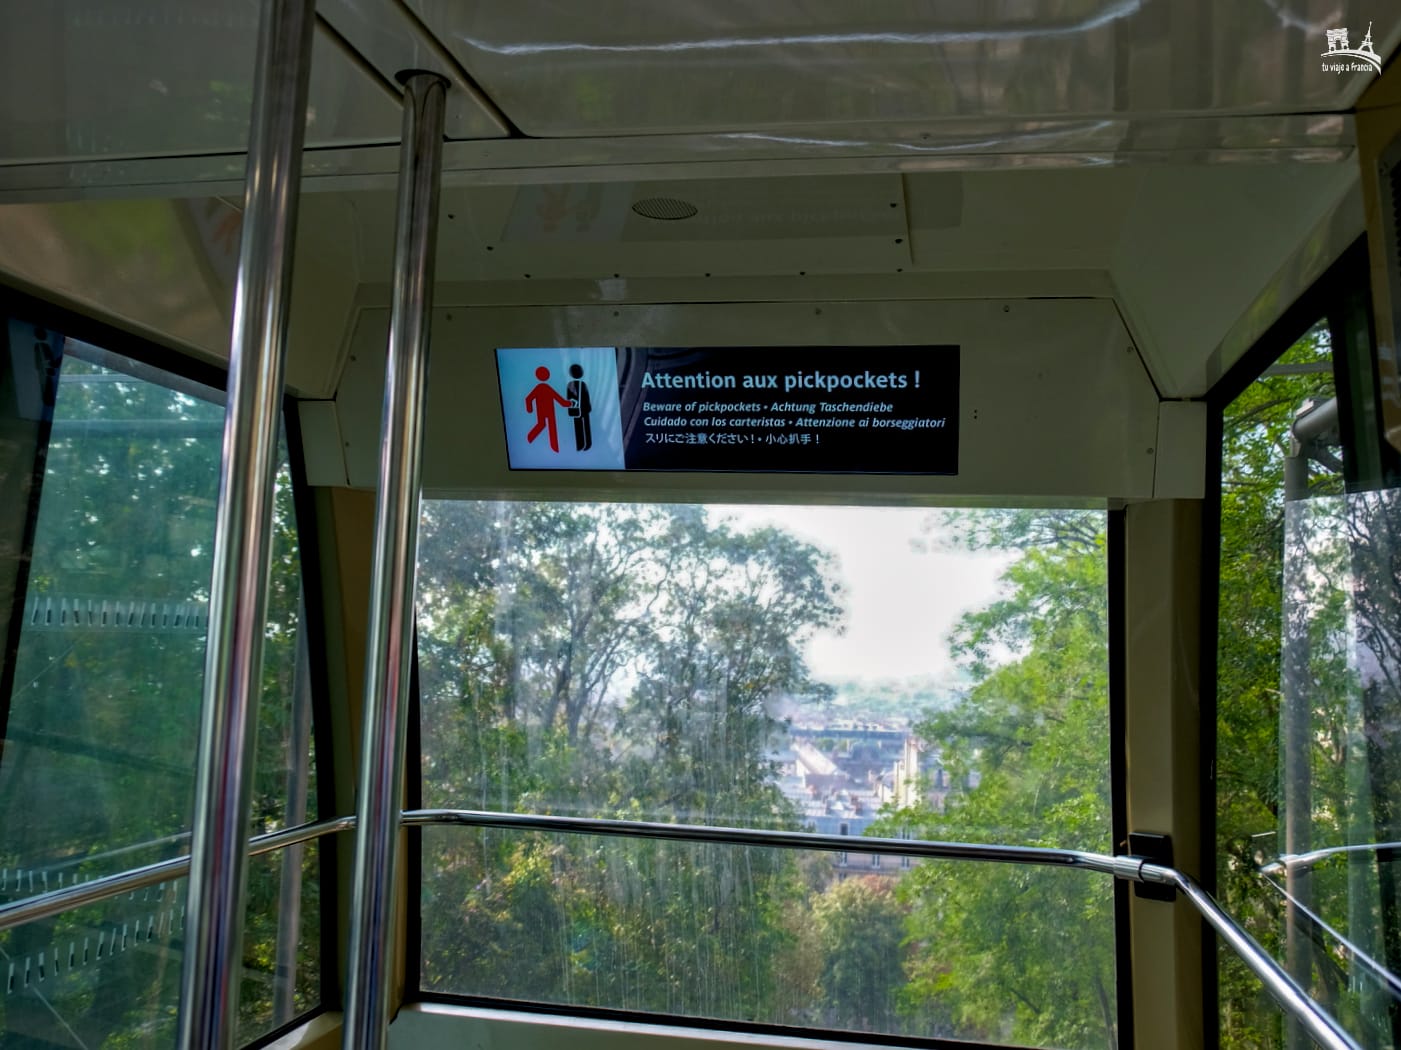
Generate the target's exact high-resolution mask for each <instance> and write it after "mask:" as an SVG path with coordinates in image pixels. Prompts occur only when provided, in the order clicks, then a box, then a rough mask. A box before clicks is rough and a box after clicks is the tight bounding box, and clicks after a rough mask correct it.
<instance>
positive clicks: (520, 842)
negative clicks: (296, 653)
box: [419, 503, 839, 1020]
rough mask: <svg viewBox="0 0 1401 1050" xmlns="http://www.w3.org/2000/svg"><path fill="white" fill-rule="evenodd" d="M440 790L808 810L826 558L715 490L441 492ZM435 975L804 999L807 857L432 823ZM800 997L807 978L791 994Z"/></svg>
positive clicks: (427, 615)
mask: <svg viewBox="0 0 1401 1050" xmlns="http://www.w3.org/2000/svg"><path fill="white" fill-rule="evenodd" d="M423 523H424V535H423V541H422V549H423V551H424V562H425V567H424V572H423V576H422V585H421V600H420V619H419V626H420V652H421V654H422V661H423V662H422V668H423V726H424V758H423V761H424V794H425V801H426V802H428V803H429V804H436V805H448V806H453V805H463V804H464V803H467V804H476V805H487V806H491V807H495V808H500V809H508V810H509V809H518V810H525V811H547V812H549V811H553V812H560V811H564V812H570V813H585V814H593V815H601V816H617V817H626V818H630V819H662V820H685V821H697V822H712V823H731V822H743V823H747V824H751V825H752V824H758V825H761V826H778V827H796V822H795V820H794V815H793V814H792V812H791V810H790V808H789V806H788V804H787V802H786V801H785V800H784V798H783V796H782V794H781V793H780V792H779V791H778V790H777V787H776V785H775V776H774V772H775V770H774V767H773V764H772V763H771V762H770V761H769V759H768V757H767V752H768V749H769V747H770V746H771V744H772V742H773V740H774V738H775V734H776V732H777V731H778V730H779V729H780V723H779V722H778V721H777V719H775V718H774V717H773V716H772V715H771V714H770V708H771V706H772V704H773V703H774V701H775V700H776V699H778V698H779V697H781V696H783V695H785V694H787V693H790V692H794V691H800V690H806V689H809V688H810V687H811V683H810V682H809V680H808V675H807V670H806V667H805V665H804V662H803V659H802V647H803V644H804V641H805V639H806V638H807V637H808V636H809V635H810V634H811V632H812V631H814V630H816V629H818V628H820V627H822V626H825V625H828V624H831V623H834V622H835V620H836V618H837V616H838V615H839V610H838V607H837V605H836V603H835V597H834V592H833V590H832V587H831V584H830V582H829V580H828V576H827V572H826V570H827V562H826V560H825V558H824V557H823V556H822V555H821V554H820V553H819V552H817V551H816V550H815V549H813V548H812V547H810V546H808V545H806V544H802V543H800V542H798V541H797V540H795V539H793V538H792V537H790V536H787V535H786V534H783V533H781V532H777V531H775V530H756V531H751V532H742V531H737V530H734V529H732V528H730V527H728V526H726V525H724V524H719V523H715V522H713V521H712V520H710V518H709V516H708V515H707V513H706V512H705V511H704V510H702V509H700V508H694V507H668V506H655V507H627V506H615V505H569V504H438V503H433V504H429V505H428V506H427V507H426V508H425V511H424V522H423ZM425 868H426V870H427V871H428V872H429V875H428V876H427V885H426V889H427V891H428V892H429V893H430V894H431V899H430V900H429V901H427V902H425V904H424V914H425V915H428V914H433V915H451V916H455V917H456V919H455V921H454V922H443V923H434V924H432V925H431V926H426V927H425V933H424V977H425V985H426V986H427V987H429V988H434V989H443V990H454V991H470V992H475V993H478V994H493V995H509V996H524V997H527V998H534V999H539V1000H544V1001H556V1002H572V1003H586V1004H593V1005H601V1006H612V1007H626V1008H631V1009H647V1010H661V1011H667V1012H672V1013H681V1014H691V1015H698V1016H710V1017H731V1018H748V1019H761V1020H776V1019H777V1020H783V1019H788V1014H787V1013H785V1012H784V1011H787V1010H789V1009H791V1004H792V999H791V995H789V992H790V991H791V988H792V984H791V983H788V982H785V976H784V975H783V974H779V973H777V972H776V971H775V966H774V963H775V960H777V959H779V958H780V957H783V953H784V951H785V950H786V949H787V948H788V947H789V946H790V945H791V943H792V941H793V937H794V934H793V928H792V918H793V916H792V911H791V907H790V902H791V900H792V899H794V897H795V896H800V895H801V892H802V887H801V885H800V884H799V879H798V876H797V872H796V868H795V865H794V862H793V860H792V858H791V857H789V856H787V855H785V854H782V853H779V852H776V851H765V850H741V849H734V848H729V847H721V846H705V845H698V844H691V845H682V844H669V843H648V842H615V841H611V840H606V839H602V840H592V839H587V838H582V837H565V838H561V839H558V840H556V839H554V838H551V837H548V836H522V835H500V834H498V835H490V834H484V835H480V836H476V837H475V838H473V837H470V836H461V835H453V836H440V835H433V836H426V837H425ZM785 996H787V998H785Z"/></svg>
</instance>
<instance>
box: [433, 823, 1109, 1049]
mask: <svg viewBox="0 0 1401 1050" xmlns="http://www.w3.org/2000/svg"><path fill="white" fill-rule="evenodd" d="M423 840H424V850H425V852H426V853H427V854H428V855H429V856H432V857H434V858H437V859H438V861H439V863H436V864H434V865H433V867H432V868H431V869H429V870H428V871H426V872H425V880H424V885H423V914H424V917H425V920H426V921H425V922H424V926H423V938H424V943H423V981H424V987H425V988H426V989H429V990H435V991H442V990H446V991H458V992H460V991H463V990H464V989H463V987H462V977H463V975H464V974H468V973H470V974H472V975H473V976H474V978H475V980H474V981H473V982H472V986H471V988H470V991H471V993H472V994H476V995H485V996H492V997H496V998H502V999H511V1000H528V1001H533V1002H540V1003H552V1004H557V1005H563V1006H573V1007H607V1008H611V1009H622V1010H638V1011H648V1012H653V1013H661V1014H667V1015H671V1016H680V1017H707V1018H723V1019H727V1020H735V1021H749V1022H756V1023H760V1024H778V1025H793V1026H804V1027H811V1028H826V1029H842V1030H846V1031H852V1032H873V1033H885V1034H900V1035H914V1036H923V1037H948V1038H978V1037H980V1036H981V1035H982V1034H983V1033H985V1032H987V1031H989V1030H998V1029H1001V1028H1002V1026H1004V1025H1005V1024H1007V1023H1009V1021H1011V1016H1012V1014H1013V1012H1014V1011H1011V1010H1009V1009H1008V1008H1007V1005H1006V1004H1005V1003H1002V1002H1000V1001H999V1000H998V997H997V996H995V995H993V994H991V993H990V992H988V993H985V994H983V995H980V996H979V995H972V994H967V992H966V991H965V994H963V995H959V996H951V995H949V994H947V988H946V985H947V984H948V982H949V979H950V977H951V975H956V971H958V970H960V969H962V970H966V972H967V975H968V981H969V983H970V984H971V983H972V982H973V981H974V980H976V981H978V982H981V983H983V984H985V985H987V986H989V987H999V988H1001V987H1006V988H1011V989H1015V990H1016V993H1017V994H1018V995H1023V996H1025V999H1024V1000H1021V1001H1020V1002H1019V1004H1018V1010H1017V1011H1016V1012H1024V1014H1025V1016H1024V1017H1023V1020H1022V1022H1021V1023H1019V1022H1011V1023H1017V1024H1018V1027H1019V1028H1020V1030H1021V1031H1022V1032H1024V1033H1026V1035H1028V1036H1029V1037H1030V1038H1031V1039H1033V1040H1037V1041H1044V1042H1046V1043H1047V1044H1048V1045H1091V1044H1096V1040H1099V1043H1098V1044H1097V1045H1103V1042H1102V1041H1103V1038H1104V1034H1105V1031H1106V1029H1109V1030H1112V1028H1113V1023H1114V1021H1113V983H1112V976H1109V975H1100V976H1109V983H1108V984H1107V985H1101V986H1100V987H1099V989H1098V994H1096V992H1095V990H1094V986H1093V982H1092V981H1091V982H1082V981H1080V980H1079V979H1078V971H1079V969H1080V964H1081V959H1082V956H1081V954H1080V953H1081V952H1082V951H1086V952H1088V959H1089V960H1093V956H1094V954H1095V953H1096V951H1097V950H1098V946H1097V945H1095V944H1093V941H1094V939H1095V932H1094V930H1092V929H1088V928H1086V927H1085V926H1084V925H1079V926H1077V927H1076V928H1074V929H1072V928H1070V927H1069V926H1068V925H1067V924H1061V926H1060V928H1058V929H1052V927H1050V926H1049V925H1048V924H1045V923H1030V924H1028V923H1026V922H1024V921H1023V920H1024V917H1025V913H1023V912H1022V910H1021V909H1022V908H1023V907H1024V908H1025V909H1026V913H1032V912H1037V913H1062V914H1063V913H1065V911H1066V910H1067V909H1073V910H1074V911H1075V913H1076V914H1081V913H1083V911H1084V906H1085V902H1086V901H1087V900H1089V899H1093V898H1097V897H1104V898H1108V896H1109V895H1110V893H1111V888H1110V880H1109V879H1108V878H1105V877H1101V876H1094V875H1089V874H1088V873H1085V872H1078V871H1065V870H1051V869H1030V868H1013V867H1009V866H1004V865H996V866H994V865H982V864H979V865H976V866H970V865H965V864H957V865H955V864H948V863H938V862H928V861H923V862H921V861H916V862H914V865H913V867H912V868H911V870H910V872H909V873H908V875H907V880H906V881H905V882H903V883H901V882H897V881H895V880H893V879H891V878H888V877H883V876H880V875H874V874H861V872H862V871H865V872H870V871H871V870H872V868H873V865H872V863H871V861H872V859H873V858H874V856H875V855H872V854H859V853H856V852H852V853H850V855H849V856H850V862H851V864H850V868H849V869H848V870H847V871H841V870H839V869H838V867H837V855H835V854H831V853H819V852H803V851H785V850H773V849H767V848H763V847H740V846H722V845H710V844H701V843H683V842H658V841H639V840H631V839H620V838H599V837H595V836H589V835H542V834H522V833H516V832H498V831H490V830H476V829H463V828H432V827H430V828H425V829H424V831H423ZM886 867H898V866H896V865H893V864H887V865H886ZM988 879H990V880H992V881H993V883H994V885H995V888H996V891H997V893H998V894H1000V895H1002V896H1003V898H1004V899H1006V898H1007V897H1010V896H1015V897H1016V898H1018V900H1019V904H1018V906H1017V908H1015V909H1007V910H1004V911H1003V912H1002V913H1001V914H1000V915H998V914H995V913H993V912H992V911H989V912H988V913H987V914H983V915H979V916H976V918H975V917H974V916H973V915H971V914H970V913H968V912H967V911H965V910H964V908H966V906H967V904H968V902H969V900H970V895H969V894H968V893H967V891H966V887H967V886H968V885H969V884H970V883H973V882H980V881H983V880H988ZM916 884H917V885H918V887H919V891H918V892H912V889H913V887H914V886H915V885H916ZM950 909H954V910H956V911H957V914H958V916H959V918H960V919H961V920H963V932H962V934H961V936H960V937H959V940H958V951H959V959H958V964H957V965H955V966H954V967H952V968H951V967H950V965H949V960H948V958H947V956H945V955H942V954H940V953H935V952H931V951H930V950H929V949H928V946H927V945H925V944H923V943H922V942H921V941H919V940H917V939H912V938H911V936H910V931H911V928H912V927H917V926H921V925H923V926H924V928H925V929H926V930H927V931H930V932H932V931H933V930H934V929H935V928H937V927H939V926H940V925H942V924H943V923H944V922H945V921H946V920H945V917H944V913H945V912H947V911H948V910H950ZM1091 911H1093V909H1091ZM430 919H436V920H437V921H427V920H430ZM776 920H786V921H776ZM1041 966H1044V967H1047V968H1050V969H1053V970H1054V971H1056V972H1055V973H1043V974H1037V973H1036V972H1035V969H1036V968H1037V967H1041ZM975 975H976V976H975ZM955 979H956V976H955ZM1086 993H1089V994H1090V995H1091V997H1092V1001H1091V1002H1083V1001H1078V999H1079V997H1081V996H1083V995H1085V994H1086ZM1053 997H1064V998H1065V999H1066V1000H1067V1001H1068V1002H1074V1003H1075V1006H1076V1007H1077V1010H1076V1012H1077V1013H1078V1014H1079V1015H1080V1016H1081V1018H1082V1020H1083V1022H1084V1024H1085V1026H1086V1027H1085V1028H1083V1029H1081V1030H1080V1031H1079V1032H1075V1031H1074V1030H1073V1029H1069V1028H1060V1027H1058V1026H1056V1023H1055V1022H1054V1021H1053V1020H1052V1018H1054V1017H1056V1016H1061V1017H1064V1016H1065V1014H1066V1013H1068V1012H1069V1011H1065V1010H1062V1011H1057V1009H1056V1008H1055V1006H1054V1003H1053V1001H1052V1000H1053ZM1032 1018H1040V1019H1041V1020H1040V1021H1033V1020H1032ZM1044 1022H1050V1023H1048V1024H1045V1026H1044V1027H1039V1025H1041V1024H1042V1023H1044ZM1038 1033H1039V1038H1038Z"/></svg>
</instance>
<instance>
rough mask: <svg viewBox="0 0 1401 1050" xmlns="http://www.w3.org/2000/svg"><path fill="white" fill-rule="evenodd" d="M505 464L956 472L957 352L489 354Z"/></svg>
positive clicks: (516, 350) (585, 350)
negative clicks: (502, 428) (493, 363)
mask: <svg viewBox="0 0 1401 1050" xmlns="http://www.w3.org/2000/svg"><path fill="white" fill-rule="evenodd" d="M496 364H497V373H498V376H499V379H500V384H501V408H502V414H503V417H504V420H505V425H506V449H507V455H508V457H509V459H510V465H511V468H512V469H514V470H683V471H758V472H766V473H768V472H777V473H790V472H802V473H831V474H957V473H958V373H959V348H958V347H956V346H881V347H865V346H863V347H766V348H762V349H760V348H748V347H721V348H665V349H660V348H637V347H620V348H613V347H576V348H566V349H560V348H549V349H529V348H521V347H510V348H505V349H499V350H497V351H496Z"/></svg>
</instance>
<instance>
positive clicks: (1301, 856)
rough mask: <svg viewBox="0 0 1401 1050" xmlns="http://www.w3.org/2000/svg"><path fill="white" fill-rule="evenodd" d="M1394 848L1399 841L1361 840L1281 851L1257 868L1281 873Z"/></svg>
mask: <svg viewBox="0 0 1401 1050" xmlns="http://www.w3.org/2000/svg"><path fill="white" fill-rule="evenodd" d="M1396 850H1401V842H1363V843H1360V844H1358V845H1355V846H1329V847H1327V848H1325V849H1316V850H1310V851H1309V852H1308V853H1282V854H1280V855H1279V856H1278V857H1276V858H1275V859H1274V860H1272V861H1270V862H1269V863H1268V864H1262V865H1261V866H1260V868H1259V869H1258V870H1259V873H1260V874H1261V875H1265V876H1271V875H1282V874H1284V873H1286V872H1290V871H1296V870H1298V869H1299V868H1312V867H1314V866H1315V865H1316V864H1321V863H1323V862H1324V861H1325V860H1328V859H1330V858H1332V857H1343V856H1349V855H1352V854H1367V853H1384V852H1388V851H1396Z"/></svg>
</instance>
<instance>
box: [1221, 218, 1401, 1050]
mask: <svg viewBox="0 0 1401 1050" xmlns="http://www.w3.org/2000/svg"><path fill="white" fill-rule="evenodd" d="M1320 321H1323V322H1325V323H1326V324H1327V326H1328V330H1329V335H1330V338H1331V342H1332V347H1333V379H1334V388H1335V390H1336V397H1337V399H1338V412H1339V421H1340V422H1339V426H1340V430H1341V431H1342V433H1343V435H1344V442H1345V445H1346V447H1349V448H1366V447H1368V446H1369V444H1375V445H1376V447H1378V448H1380V450H1381V451H1380V454H1379V455H1378V456H1377V457H1376V458H1375V459H1374V460H1373V461H1372V462H1371V463H1370V465H1369V466H1368V469H1367V472H1366V473H1365V474H1364V475H1362V476H1360V477H1359V475H1358V470H1357V467H1358V464H1357V463H1356V462H1355V461H1354V460H1353V458H1352V457H1349V458H1348V460H1346V461H1345V471H1346V473H1345V484H1346V487H1347V491H1348V492H1353V491H1358V490H1360V489H1367V488H1374V487H1378V486H1380V485H1383V484H1391V485H1395V484H1397V483H1398V478H1401V456H1398V454H1397V452H1396V450H1395V449H1392V448H1391V447H1390V446H1389V444H1388V443H1387V442H1386V440H1385V436H1384V434H1383V432H1382V427H1381V421H1380V412H1379V410H1377V408H1376V406H1375V404H1374V405H1373V406H1368V407H1361V406H1360V405H1359V403H1358V402H1359V400H1360V399H1363V398H1370V399H1371V400H1372V401H1373V402H1374V403H1375V401H1376V399H1377V397H1378V377H1377V366H1376V354H1375V349H1374V348H1375V346H1376V340H1375V333H1374V326H1373V315H1372V292H1371V268H1370V259H1369V256H1368V246H1367V236H1366V234H1363V235H1361V236H1359V237H1358V238H1357V239H1356V240H1355V241H1353V242H1352V244H1350V245H1349V246H1348V247H1347V248H1346V249H1345V250H1344V251H1343V252H1342V253H1341V254H1340V255H1339V256H1338V258H1337V259H1336V260H1335V261H1334V262H1333V263H1332V264H1331V265H1330V266H1329V267H1328V268H1327V269H1326V270H1325V271H1324V272H1323V274H1322V275H1321V276H1319V277H1318V278H1317V279H1316V280H1315V281H1314V282H1313V284H1312V285H1310V286H1309V287H1308V289H1307V290H1306V291H1305V292H1304V293H1303V294H1302V295H1301V296H1299V298H1298V299H1296V300H1295V301H1294V302H1293V303H1292V304H1291V305H1290V306H1289V307H1288V308H1287V309H1286V310H1285V311H1284V312H1283V313H1282V314H1281V315H1280V316H1279V318H1278V319H1277V320H1276V321H1275V322H1274V323H1273V324H1272V325H1270V326H1269V328H1267V329H1266V330H1265V332H1264V334H1262V335H1261V336H1260V338H1259V339H1258V340H1256V342H1255V343H1254V345H1252V346H1251V347H1250V348H1249V349H1248V350H1247V351H1246V352H1245V353H1244V354H1243V355H1242V356H1241V358H1240V359H1239V360H1238V361H1236V362H1235V364H1233V365H1232V366H1231V367H1230V368H1228V369H1227V370H1226V372H1225V373H1224V374H1223V375H1222V376H1221V378H1220V379H1218V380H1217V381H1216V383H1215V384H1214V385H1213V386H1212V387H1211V389H1210V390H1209V391H1208V392H1207V394H1206V396H1205V397H1204V398H1203V399H1202V400H1203V401H1204V402H1205V404H1206V406H1207V434H1206V463H1205V475H1204V481H1205V492H1204V498H1203V500H1202V559H1201V617H1200V622H1201V635H1200V640H1199V646H1200V653H1201V659H1200V661H1199V666H1200V675H1201V677H1200V681H1199V683H1198V690H1199V694H1198V695H1199V696H1200V702H1201V708H1200V710H1201V716H1200V724H1199V732H1200V737H1199V747H1200V753H1201V755H1202V756H1203V762H1202V763H1201V766H1200V777H1201V780H1200V785H1199V787H1200V811H1199V814H1198V826H1199V829H1200V841H1199V848H1200V850H1201V856H1202V858H1203V865H1202V870H1201V872H1200V878H1201V884H1202V887H1203V888H1204V889H1205V890H1206V891H1207V892H1208V893H1210V894H1212V895H1213V897H1214V896H1215V895H1216V893H1217V884H1216V883H1217V880H1216V865H1217V860H1218V856H1217V831H1218V829H1217V819H1216V793H1217V782H1216V755H1217V746H1218V740H1217V719H1218V717H1219V711H1218V706H1219V697H1218V690H1217V684H1218V672H1219V661H1218V652H1217V646H1218V631H1219V617H1220V613H1221V609H1220V606H1221V602H1220V587H1221V538H1222V529H1221V525H1222V521H1221V510H1222V507H1221V484H1222V479H1223V470H1222V466H1223V459H1222V457H1223V455H1224V445H1225V422H1224V421H1225V413H1226V411H1227V410H1228V408H1229V407H1230V405H1231V404H1232V403H1233V402H1234V401H1235V400H1236V398H1237V397H1239V396H1240V395H1241V394H1242V393H1243V392H1244V391H1245V390H1246V389H1247V388H1249V386H1250V385H1251V384H1252V383H1254V382H1255V381H1256V380H1257V379H1259V378H1260V377H1261V376H1262V375H1263V374H1264V373H1265V372H1266V371H1267V370H1268V369H1269V368H1270V367H1271V366H1272V365H1273V364H1274V363H1275V362H1276V361H1277V360H1278V359H1279V358H1280V357H1282V356H1283V355H1284V354H1285V353H1286V352H1287V351H1288V350H1289V349H1290V348H1291V347H1292V346H1293V345H1294V344H1295V343H1297V342H1298V341H1299V339H1300V338H1302V337H1303V336H1304V335H1305V334H1306V333H1307V332H1308V331H1309V330H1310V329H1311V328H1312V327H1314V326H1315V325H1316V324H1318V323H1319V322H1320ZM1357 340H1365V345H1366V347H1367V348H1368V349H1369V350H1371V352H1370V353H1369V354H1367V355H1366V358H1367V361H1368V362H1370V369H1366V368H1360V367H1359V359H1360V357H1361V354H1360V350H1361V348H1360V347H1359V346H1358V345H1357V344H1356V341H1357ZM1360 407H1361V410H1360V411H1359V408H1360ZM1369 419H1370V421H1371V426H1370V427H1369V426H1368V425H1367V421H1368V420H1369ZM1219 990H1220V967H1219V959H1218V944H1217V940H1216V938H1214V937H1205V938H1203V940H1202V958H1201V1004H1202V1017H1203V1028H1204V1032H1203V1035H1204V1046H1205V1047H1206V1048H1207V1050H1212V1048H1215V1047H1218V1046H1219V1045H1220V1036H1221V1033H1220V996H1219Z"/></svg>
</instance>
